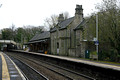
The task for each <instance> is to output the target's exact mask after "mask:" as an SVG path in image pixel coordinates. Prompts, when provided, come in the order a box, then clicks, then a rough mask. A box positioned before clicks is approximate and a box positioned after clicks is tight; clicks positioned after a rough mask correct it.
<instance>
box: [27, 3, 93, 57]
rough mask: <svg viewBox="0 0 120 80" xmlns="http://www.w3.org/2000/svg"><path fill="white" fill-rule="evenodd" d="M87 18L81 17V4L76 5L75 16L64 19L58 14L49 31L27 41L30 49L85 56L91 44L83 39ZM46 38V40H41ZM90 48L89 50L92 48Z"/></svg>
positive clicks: (63, 54) (55, 53)
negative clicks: (56, 21)
mask: <svg viewBox="0 0 120 80" xmlns="http://www.w3.org/2000/svg"><path fill="white" fill-rule="evenodd" d="M86 23H87V20H85V19H84V18H83V8H82V5H76V8H75V16H74V17H71V18H68V19H64V17H63V14H59V17H58V24H57V25H56V26H54V28H52V29H50V31H49V32H47V33H48V34H46V33H42V34H39V35H42V36H37V35H36V36H34V37H33V38H32V39H31V40H30V41H29V42H28V43H29V44H30V45H29V46H30V48H31V51H36V50H37V51H39V52H44V51H46V50H47V51H48V52H49V53H51V54H54V55H62V56H75V57H83V58H85V54H86V53H85V52H86V50H89V49H90V46H89V45H92V46H91V47H92V49H93V50H94V48H95V46H94V45H93V44H90V43H89V42H88V41H86V40H84V39H85V38H84V28H87V25H86ZM41 40H46V41H41ZM88 44H89V45H88ZM92 49H91V50H92Z"/></svg>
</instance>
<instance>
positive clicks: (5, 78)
mask: <svg viewBox="0 0 120 80" xmlns="http://www.w3.org/2000/svg"><path fill="white" fill-rule="evenodd" d="M0 55H1V57H2V80H10V75H9V72H8V67H7V63H6V60H5V58H4V56H3V54H0Z"/></svg>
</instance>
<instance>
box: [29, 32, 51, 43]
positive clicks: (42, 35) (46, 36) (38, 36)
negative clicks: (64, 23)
mask: <svg viewBox="0 0 120 80" xmlns="http://www.w3.org/2000/svg"><path fill="white" fill-rule="evenodd" d="M49 38H50V32H49V31H44V32H42V33H40V34H36V35H35V36H34V37H33V38H32V39H31V40H30V41H29V42H36V41H37V42H38V41H40V40H44V39H49Z"/></svg>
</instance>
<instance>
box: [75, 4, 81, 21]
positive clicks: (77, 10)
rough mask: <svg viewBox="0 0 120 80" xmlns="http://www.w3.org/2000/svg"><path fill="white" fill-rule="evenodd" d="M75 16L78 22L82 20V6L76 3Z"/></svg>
mask: <svg viewBox="0 0 120 80" xmlns="http://www.w3.org/2000/svg"><path fill="white" fill-rule="evenodd" d="M75 18H76V19H77V20H79V21H80V22H81V21H82V20H83V8H82V5H76V8H75Z"/></svg>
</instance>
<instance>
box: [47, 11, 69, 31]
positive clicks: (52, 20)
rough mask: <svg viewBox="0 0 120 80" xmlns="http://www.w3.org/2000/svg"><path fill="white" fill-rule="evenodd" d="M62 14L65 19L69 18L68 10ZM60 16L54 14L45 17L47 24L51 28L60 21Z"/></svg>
mask: <svg viewBox="0 0 120 80" xmlns="http://www.w3.org/2000/svg"><path fill="white" fill-rule="evenodd" d="M62 14H63V16H64V19H68V18H69V13H68V12H64V13H62ZM58 17H59V16H58V15H52V16H51V17H50V18H46V19H45V26H48V27H49V29H50V28H53V27H55V26H56V25H57V23H58Z"/></svg>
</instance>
